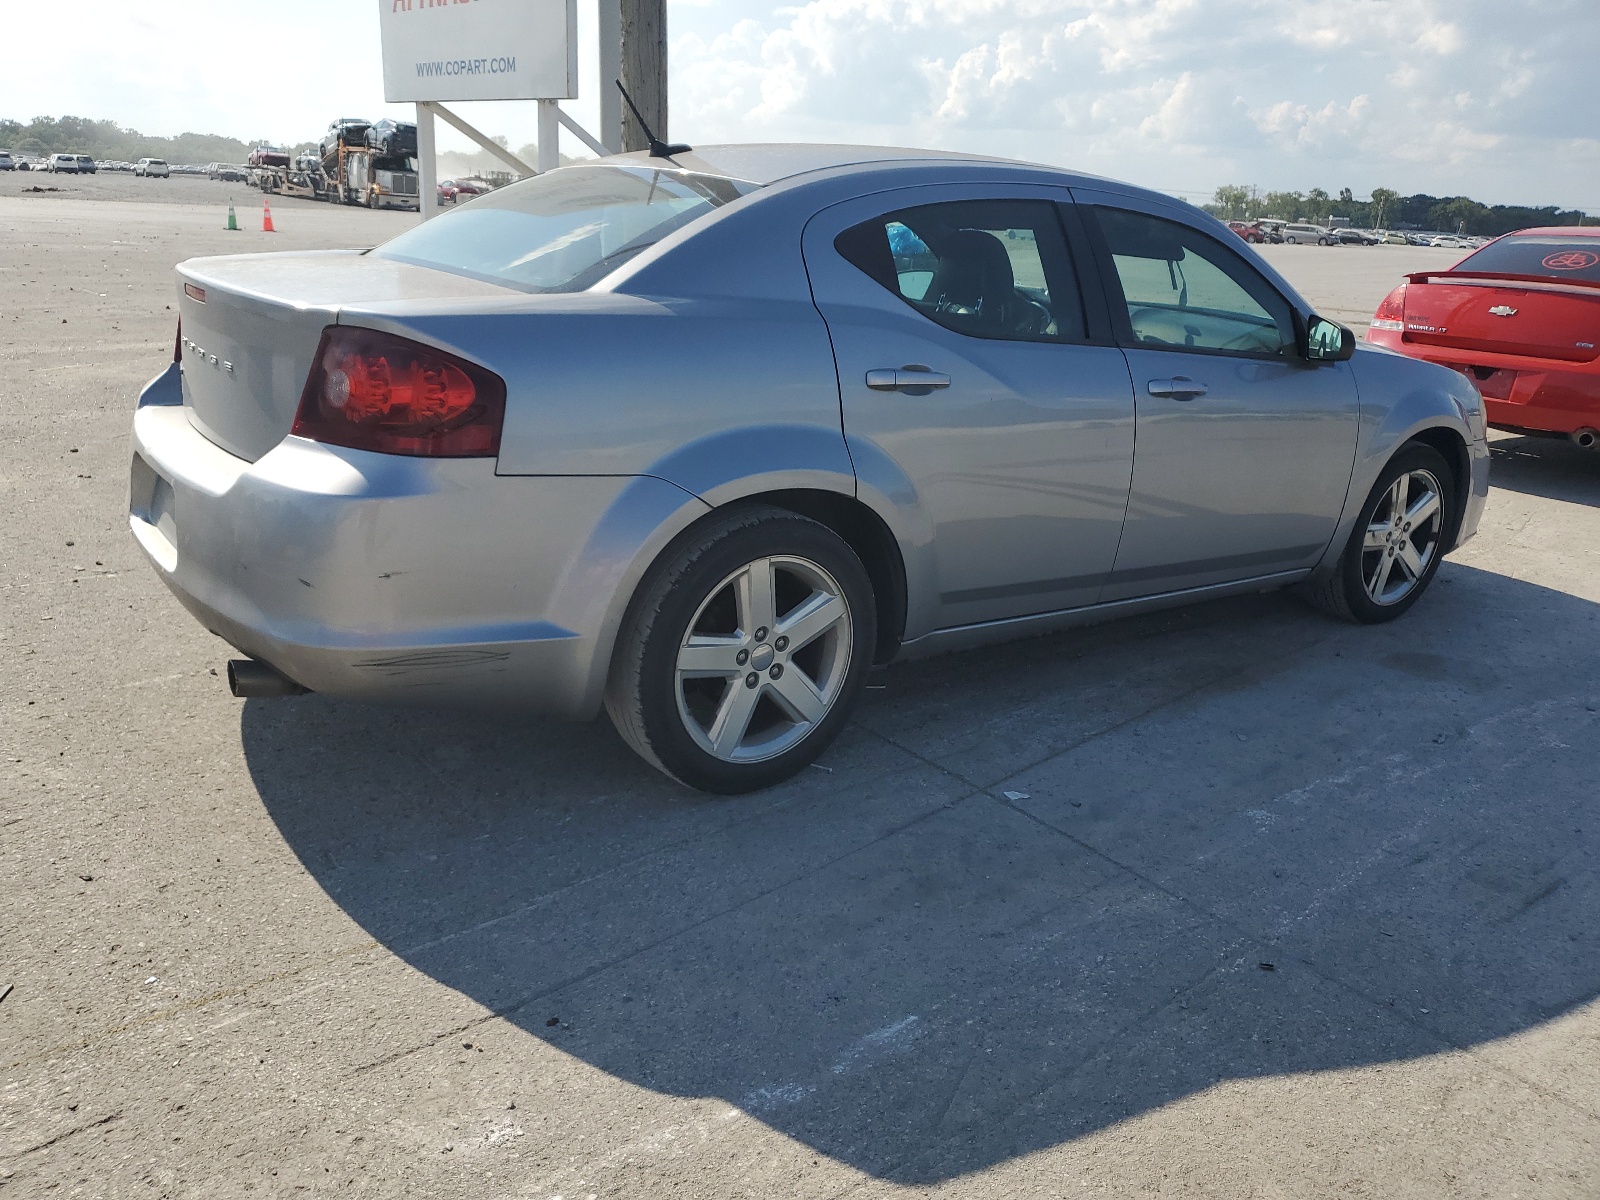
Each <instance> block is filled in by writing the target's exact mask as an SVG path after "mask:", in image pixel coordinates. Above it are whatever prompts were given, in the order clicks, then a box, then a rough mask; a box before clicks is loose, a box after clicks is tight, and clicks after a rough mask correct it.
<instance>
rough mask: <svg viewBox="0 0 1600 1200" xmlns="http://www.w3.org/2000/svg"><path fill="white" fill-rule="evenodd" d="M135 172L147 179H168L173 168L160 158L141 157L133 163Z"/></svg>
mask: <svg viewBox="0 0 1600 1200" xmlns="http://www.w3.org/2000/svg"><path fill="white" fill-rule="evenodd" d="M133 173H134V174H135V175H141V176H143V177H144V178H146V179H167V178H169V177H170V176H171V175H172V168H171V167H169V166H167V164H166V161H165V160H164V159H160V158H141V159H140V160H139V161H138V162H136V163H134V164H133Z"/></svg>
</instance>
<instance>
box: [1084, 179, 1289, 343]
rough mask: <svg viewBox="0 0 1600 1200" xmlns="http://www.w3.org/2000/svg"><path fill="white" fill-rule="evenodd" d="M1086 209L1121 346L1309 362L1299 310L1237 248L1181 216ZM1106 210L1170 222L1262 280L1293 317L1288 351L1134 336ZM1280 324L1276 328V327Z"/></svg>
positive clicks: (1095, 203) (1091, 204) (1092, 204)
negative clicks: (1104, 223)
mask: <svg viewBox="0 0 1600 1200" xmlns="http://www.w3.org/2000/svg"><path fill="white" fill-rule="evenodd" d="M1080 207H1081V208H1084V209H1087V210H1089V211H1088V212H1087V213H1085V214H1084V215H1083V223H1084V227H1085V230H1086V233H1087V236H1088V240H1089V244H1090V246H1091V247H1092V250H1093V253H1094V259H1095V264H1096V266H1097V267H1098V268H1099V275H1100V283H1101V286H1102V288H1103V289H1104V292H1105V300H1106V304H1107V307H1108V308H1109V309H1110V318H1111V327H1112V329H1113V331H1114V335H1115V341H1116V345H1118V346H1120V347H1121V348H1122V349H1124V350H1153V351H1156V352H1158V353H1169V354H1170V353H1178V354H1207V355H1213V356H1216V357H1220V358H1242V359H1248V360H1250V361H1251V362H1276V363H1303V362H1305V361H1306V360H1305V358H1304V357H1303V356H1302V355H1301V353H1300V342H1301V336H1300V326H1301V325H1302V324H1303V322H1304V318H1303V316H1302V314H1301V312H1300V309H1299V307H1298V306H1297V305H1296V304H1295V303H1294V302H1293V301H1292V300H1290V299H1289V297H1288V296H1285V295H1284V294H1283V293H1282V292H1281V291H1279V290H1278V289H1277V288H1276V287H1274V286H1273V284H1272V281H1271V280H1270V279H1268V278H1267V277H1266V276H1265V275H1263V274H1261V272H1260V271H1257V270H1256V269H1255V268H1254V267H1252V266H1251V265H1250V264H1249V263H1248V262H1247V261H1246V260H1245V259H1244V258H1243V257H1242V256H1240V255H1239V254H1238V253H1236V252H1235V251H1234V250H1233V249H1232V248H1231V247H1229V246H1227V245H1225V244H1223V243H1222V242H1221V241H1219V240H1218V239H1217V238H1214V237H1212V236H1211V235H1210V234H1209V233H1207V232H1206V231H1205V230H1203V229H1198V228H1196V227H1195V226H1193V225H1190V224H1189V223H1187V222H1185V221H1180V220H1178V219H1177V218H1176V217H1175V216H1168V215H1166V214H1164V213H1159V212H1146V211H1144V210H1143V209H1142V208H1138V207H1133V206H1128V205H1117V204H1111V203H1106V202H1104V201H1101V200H1098V199H1096V200H1092V201H1086V202H1081V204H1080ZM1102 208H1107V209H1116V210H1117V211H1119V212H1125V213H1131V214H1133V215H1134V216H1139V217H1145V218H1147V219H1148V220H1152V221H1166V222H1167V223H1168V224H1171V225H1176V226H1178V227H1179V228H1180V229H1182V230H1184V231H1185V232H1186V233H1189V234H1192V235H1194V236H1195V237H1197V238H1202V239H1204V240H1205V241H1206V242H1208V243H1210V245H1211V246H1213V247H1215V248H1216V250H1218V251H1219V252H1220V254H1221V256H1222V257H1223V258H1225V259H1228V260H1231V261H1232V264H1233V265H1234V267H1236V268H1237V269H1238V270H1239V271H1241V272H1243V273H1245V274H1247V275H1249V276H1251V277H1252V278H1254V279H1256V280H1257V281H1258V282H1259V283H1260V285H1261V287H1263V288H1265V289H1266V291H1267V292H1269V293H1270V294H1271V295H1273V296H1275V297H1277V299H1278V302H1279V303H1280V304H1282V305H1283V306H1284V308H1285V309H1286V310H1287V311H1288V314H1289V330H1288V333H1289V340H1288V341H1287V342H1286V343H1285V346H1284V351H1283V352H1281V353H1278V354H1261V353H1256V352H1254V351H1249V350H1225V349H1222V348H1220V347H1213V346H1168V345H1163V344H1161V343H1158V342H1142V341H1140V340H1139V339H1138V338H1136V337H1134V335H1133V322H1132V321H1131V320H1130V319H1129V317H1128V298H1127V296H1126V294H1125V293H1124V292H1123V290H1122V276H1121V275H1119V274H1118V273H1117V264H1116V261H1115V259H1114V257H1113V256H1112V253H1111V244H1110V242H1108V241H1107V240H1106V235H1105V231H1104V230H1103V229H1102V228H1101V227H1100V214H1099V210H1100V209H1102ZM1224 273H1225V274H1227V275H1228V276H1229V278H1231V279H1233V281H1234V282H1235V283H1238V284H1239V286H1240V287H1241V288H1242V289H1243V290H1244V291H1245V292H1249V291H1250V289H1249V288H1248V287H1246V286H1245V285H1244V284H1243V283H1241V282H1240V281H1239V279H1238V277H1237V276H1235V275H1234V273H1233V272H1231V271H1226V270H1225V271H1224ZM1274 323H1276V322H1274Z"/></svg>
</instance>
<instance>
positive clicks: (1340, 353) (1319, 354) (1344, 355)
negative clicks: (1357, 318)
mask: <svg viewBox="0 0 1600 1200" xmlns="http://www.w3.org/2000/svg"><path fill="white" fill-rule="evenodd" d="M1305 339H1306V340H1305V345H1303V346H1302V347H1301V351H1300V352H1301V354H1302V355H1304V357H1305V358H1306V359H1307V360H1309V361H1310V362H1345V361H1346V360H1348V359H1350V358H1351V357H1353V356H1354V355H1355V352H1356V335H1355V334H1354V333H1352V332H1351V331H1350V330H1348V329H1346V328H1345V327H1344V326H1343V325H1339V324H1337V323H1335V322H1333V321H1330V320H1328V319H1327V318H1325V317H1319V316H1315V315H1313V316H1312V317H1311V319H1310V320H1308V321H1307V322H1306V333H1305Z"/></svg>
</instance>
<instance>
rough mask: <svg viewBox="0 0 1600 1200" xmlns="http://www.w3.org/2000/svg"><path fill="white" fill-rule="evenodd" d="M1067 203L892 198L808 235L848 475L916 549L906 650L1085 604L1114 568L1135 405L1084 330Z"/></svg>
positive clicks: (1121, 367)
mask: <svg viewBox="0 0 1600 1200" xmlns="http://www.w3.org/2000/svg"><path fill="white" fill-rule="evenodd" d="M1065 199H1067V194H1066V192H1065V190H1064V189H1054V188H1046V187H1027V186H1022V185H1014V186H1010V187H1004V188H1000V189H997V188H995V187H992V186H991V187H983V186H979V185H962V186H955V185H952V186H933V187H919V188H909V189H901V190H897V191H892V192H885V193H879V194H877V195H874V196H869V197H864V198H860V199H856V200H851V201H848V202H846V203H843V204H840V205H837V206H834V207H832V208H829V209H826V210H824V211H823V212H822V213H819V214H818V215H817V216H815V217H814V218H813V219H812V220H811V222H810V223H809V224H808V226H807V227H806V230H805V233H804V238H803V244H804V249H805V258H806V268H807V271H808V272H809V273H810V277H811V285H812V291H813V295H814V297H815V300H816V304H817V307H818V309H819V310H820V311H821V313H822V315H823V318H824V319H825V320H826V322H827V325H828V332H829V335H830V337H831V338H832V341H833V348H834V355H835V360H836V363H837V366H838V372H839V391H840V398H841V403H842V408H843V422H844V430H845V435H846V440H847V443H848V444H849V446H850V449H851V454H852V457H853V458H854V459H855V462H856V468H857V472H858V474H859V475H861V476H862V477H863V478H866V477H867V476H868V475H869V474H871V475H873V476H874V480H873V481H874V482H875V483H877V484H878V485H879V486H885V487H892V488H893V490H894V492H895V493H896V494H895V495H894V500H895V502H896V503H898V504H900V505H902V506H903V507H904V508H905V510H906V511H907V513H908V514H909V515H908V521H910V522H912V523H915V524H917V525H918V526H919V527H920V528H926V529H927V530H928V531H929V532H930V534H931V541H932V557H933V559H934V568H933V574H934V576H935V583H936V586H935V588H933V589H930V590H931V591H935V592H936V595H935V596H932V597H918V596H913V597H912V611H911V612H910V613H908V634H909V636H912V637H915V636H918V635H920V634H921V633H924V632H927V631H928V630H929V629H932V628H938V627H948V626H953V625H962V624H968V623H972V622H976V621H986V620H994V619H998V618H1005V617H1013V616H1019V615H1024V614H1030V613H1038V612H1047V611H1051V610H1055V609H1061V608H1070V607H1076V606H1079V605H1085V604H1092V603H1093V602H1094V601H1095V600H1096V599H1097V598H1098V597H1099V594H1100V590H1101V588H1102V587H1103V585H1104V583H1105V580H1106V578H1107V576H1108V575H1109V573H1110V571H1111V566H1112V563H1113V561H1114V560H1115V557H1116V547H1117V537H1118V535H1119V533H1120V531H1121V528H1122V517H1123V510H1124V507H1125V505H1126V502H1127V496H1128V484H1129V478H1130V471H1131V467H1132V454H1133V415H1134V414H1133V396H1132V389H1131V385H1130V383H1129V379H1128V369H1127V364H1126V363H1125V362H1124V361H1123V357H1122V354H1121V353H1120V352H1119V351H1118V350H1117V349H1116V347H1115V346H1113V345H1111V344H1109V326H1108V324H1107V323H1106V318H1105V315H1104V310H1103V302H1102V304H1101V307H1100V308H1099V309H1097V310H1094V311H1093V312H1086V309H1085V304H1084V297H1083V294H1082V290H1081V288H1080V282H1079V275H1080V271H1079V269H1078V267H1079V264H1077V263H1075V262H1074V260H1073V257H1072V255H1071V253H1070V252H1069V250H1068V246H1067V241H1066V238H1065V236H1064V233H1063V227H1062V224H1061V216H1060V214H1059V211H1058V207H1057V202H1058V201H1061V200H1065ZM1096 314H1098V322H1096V320H1095V317H1096ZM1097 325H1098V328H1097ZM1097 334H1098V335H1099V336H1098V337H1097V336H1096V335H1097ZM874 464H883V466H882V469H881V471H880V469H879V467H878V466H877V465H874ZM893 481H899V482H893Z"/></svg>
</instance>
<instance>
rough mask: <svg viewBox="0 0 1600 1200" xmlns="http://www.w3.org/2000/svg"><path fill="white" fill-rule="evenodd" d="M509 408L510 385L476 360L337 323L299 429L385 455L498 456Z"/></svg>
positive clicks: (309, 386)
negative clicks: (470, 360)
mask: <svg viewBox="0 0 1600 1200" xmlns="http://www.w3.org/2000/svg"><path fill="white" fill-rule="evenodd" d="M505 411H506V385H505V383H504V382H503V381H502V380H501V379H500V377H499V376H498V375H495V374H493V373H492V372H490V371H485V370H484V369H483V368H482V367H480V366H477V365H476V364H474V363H469V362H467V361H465V360H464V359H460V358H457V357H456V356H455V355H453V354H446V353H445V352H444V351H442V350H435V349H434V348H433V347H432V346H424V345H421V344H420V343H418V342H413V341H409V340H407V339H406V338H402V337H395V336H394V335H393V334H388V333H379V332H377V331H376V330H372V329H357V328H354V327H351V326H341V325H332V326H329V327H328V328H327V329H325V330H323V332H322V343H321V345H319V346H318V347H317V357H316V359H315V360H314V361H313V362H312V364H311V374H310V376H309V377H308V378H307V379H306V388H305V391H304V392H302V393H301V395H300V410H299V411H298V412H297V413H295V418H294V428H293V429H292V430H291V432H293V433H296V434H299V435H300V436H301V437H304V438H310V439H311V440H313V441H317V442H326V443H328V444H330V445H334V446H349V447H351V448H353V449H356V450H376V451H378V452H379V453H380V454H411V455H422V456H425V457H431V458H493V457H494V456H495V455H497V454H499V453H500V426H501V424H502V423H503V421H504V419H505Z"/></svg>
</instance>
